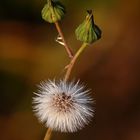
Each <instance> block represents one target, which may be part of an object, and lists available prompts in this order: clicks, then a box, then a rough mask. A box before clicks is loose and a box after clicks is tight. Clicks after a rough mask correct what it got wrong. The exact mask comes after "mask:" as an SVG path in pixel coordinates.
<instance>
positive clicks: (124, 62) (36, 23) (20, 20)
mask: <svg viewBox="0 0 140 140" xmlns="http://www.w3.org/2000/svg"><path fill="white" fill-rule="evenodd" d="M45 2H46V1H45V0H44V1H43V0H41V1H40V0H20V1H19V0H9V1H8V0H1V1H0V140H43V137H44V134H45V132H46V128H45V127H44V126H43V125H42V124H40V123H39V122H38V120H37V118H36V117H35V116H34V115H33V112H32V96H33V92H34V91H36V90H37V88H36V85H37V84H38V83H39V82H40V81H41V80H45V79H48V78H49V79H53V78H54V77H55V78H56V79H57V78H61V77H63V75H64V70H63V69H64V66H65V65H67V64H68V62H69V59H68V57H67V55H66V53H65V50H64V49H63V47H62V46H61V45H59V44H57V43H56V42H55V38H56V36H57V35H58V33H57V31H56V29H55V27H54V25H52V24H51V25H50V24H49V23H46V22H44V21H43V20H42V19H41V14H40V11H41V9H42V7H43V5H44V3H45ZM62 2H63V4H64V5H65V6H66V7H67V14H66V16H65V18H64V19H63V21H62V22H61V23H60V24H61V27H62V29H63V31H64V34H65V37H66V40H67V42H68V44H69V45H70V46H71V47H72V48H73V50H74V51H76V50H77V49H78V48H79V46H80V45H81V42H79V41H77V40H76V39H75V35H74V30H75V28H76V27H77V25H78V24H79V23H81V22H82V21H83V19H84V17H85V14H86V10H87V9H93V10H94V17H95V22H96V24H97V25H99V27H100V28H101V29H102V32H103V34H102V38H101V39H100V40H99V41H98V42H97V43H95V44H93V45H92V46H90V47H89V48H88V49H87V50H86V51H85V52H84V54H83V55H82V56H81V57H80V59H79V61H78V62H77V64H76V65H75V68H74V70H73V77H74V78H75V79H76V78H80V79H81V80H82V81H83V82H84V83H86V85H88V87H89V88H92V91H93V97H94V99H95V100H96V104H95V108H96V113H95V116H94V119H93V120H92V122H91V123H90V125H89V126H87V127H86V128H84V129H83V130H81V131H79V132H77V133H73V134H62V133H58V132H55V133H54V134H53V137H52V140H56V139H57V140H84V139H88V140H140V1H139V0H133V1H130V0H106V1H104V0H62Z"/></svg>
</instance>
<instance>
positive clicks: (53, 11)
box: [41, 0, 65, 23]
mask: <svg viewBox="0 0 140 140" xmlns="http://www.w3.org/2000/svg"><path fill="white" fill-rule="evenodd" d="M41 13H42V18H43V19H44V20H45V21H47V22H49V23H55V22H57V21H59V20H61V19H62V18H63V17H64V15H65V8H64V6H63V5H62V4H61V3H60V2H59V1H57V0H47V4H45V6H44V8H43V9H42V12H41Z"/></svg>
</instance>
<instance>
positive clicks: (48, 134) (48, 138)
mask: <svg viewBox="0 0 140 140" xmlns="http://www.w3.org/2000/svg"><path fill="white" fill-rule="evenodd" d="M51 134H52V130H51V129H50V128H48V130H47V132H46V135H45V138H44V140H50V138H51Z"/></svg>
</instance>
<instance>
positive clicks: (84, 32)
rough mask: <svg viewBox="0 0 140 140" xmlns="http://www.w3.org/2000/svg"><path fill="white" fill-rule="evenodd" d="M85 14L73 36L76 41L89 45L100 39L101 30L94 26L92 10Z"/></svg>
mask: <svg viewBox="0 0 140 140" xmlns="http://www.w3.org/2000/svg"><path fill="white" fill-rule="evenodd" d="M87 13H88V14H87V16H86V18H85V20H84V21H83V23H82V24H80V25H79V26H78V27H77V29H76V31H75V34H76V37H77V40H80V41H82V42H84V43H88V44H91V43H93V42H95V41H96V40H98V39H100V38H101V30H100V28H99V27H98V26H97V25H95V24H94V17H93V13H92V10H88V11H87Z"/></svg>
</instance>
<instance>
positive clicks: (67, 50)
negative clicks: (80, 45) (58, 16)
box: [55, 22, 73, 59]
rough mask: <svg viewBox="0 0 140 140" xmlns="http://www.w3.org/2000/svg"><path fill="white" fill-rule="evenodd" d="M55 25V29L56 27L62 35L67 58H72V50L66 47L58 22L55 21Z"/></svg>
mask: <svg viewBox="0 0 140 140" xmlns="http://www.w3.org/2000/svg"><path fill="white" fill-rule="evenodd" d="M55 26H56V29H57V31H58V33H59V35H60V36H61V37H62V40H63V42H64V47H65V49H66V52H67V54H68V56H69V58H71V59H72V58H73V52H72V50H71V49H70V48H69V47H68V45H67V43H66V40H65V38H64V35H63V32H62V30H61V28H60V25H59V23H58V22H55Z"/></svg>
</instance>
